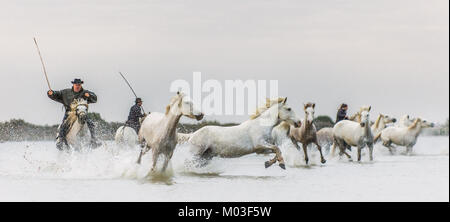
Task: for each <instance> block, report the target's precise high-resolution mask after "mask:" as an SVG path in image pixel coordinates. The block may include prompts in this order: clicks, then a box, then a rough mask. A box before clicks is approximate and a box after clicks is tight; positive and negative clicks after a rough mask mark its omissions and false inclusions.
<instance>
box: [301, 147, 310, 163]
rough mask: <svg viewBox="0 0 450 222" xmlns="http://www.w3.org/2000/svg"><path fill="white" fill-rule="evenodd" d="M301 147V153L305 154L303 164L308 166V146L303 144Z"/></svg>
mask: <svg viewBox="0 0 450 222" xmlns="http://www.w3.org/2000/svg"><path fill="white" fill-rule="evenodd" d="M302 146H303V153H305V162H306V165H308V161H309V158H308V144H306V143H303V144H302Z"/></svg>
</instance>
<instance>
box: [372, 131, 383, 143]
mask: <svg viewBox="0 0 450 222" xmlns="http://www.w3.org/2000/svg"><path fill="white" fill-rule="evenodd" d="M380 137H381V132H379V133H378V134H377V135H376V136H375V137H374V138H373V143H376V142H378V140H379V139H380Z"/></svg>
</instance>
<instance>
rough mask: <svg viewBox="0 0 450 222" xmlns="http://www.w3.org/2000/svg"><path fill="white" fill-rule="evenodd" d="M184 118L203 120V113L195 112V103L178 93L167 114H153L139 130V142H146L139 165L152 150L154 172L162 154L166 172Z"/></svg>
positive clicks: (171, 101) (138, 161)
mask: <svg viewBox="0 0 450 222" xmlns="http://www.w3.org/2000/svg"><path fill="white" fill-rule="evenodd" d="M182 116H187V117H189V118H191V119H196V120H201V119H202V118H203V113H201V112H199V111H197V110H194V107H193V103H192V102H191V101H190V99H189V98H188V97H187V96H185V95H184V93H180V92H177V95H175V96H174V97H173V98H172V99H171V100H170V104H169V105H168V106H167V107H166V113H158V112H152V113H151V114H149V115H148V116H147V117H146V118H145V119H144V121H143V122H142V126H141V129H140V130H139V142H140V143H141V144H143V142H144V140H145V143H146V145H145V147H143V148H142V149H141V153H140V154H139V158H138V160H137V163H140V162H141V159H142V156H143V155H144V154H145V153H146V152H148V151H149V150H150V149H151V150H152V154H153V155H152V156H153V167H152V172H153V171H155V170H156V163H157V161H158V157H159V156H160V154H164V156H165V159H164V164H163V167H162V171H163V172H164V171H165V170H166V168H167V165H168V163H169V160H170V159H171V158H172V155H173V151H174V149H175V146H176V144H177V132H176V128H177V124H178V122H179V121H180V118H181V117H182Z"/></svg>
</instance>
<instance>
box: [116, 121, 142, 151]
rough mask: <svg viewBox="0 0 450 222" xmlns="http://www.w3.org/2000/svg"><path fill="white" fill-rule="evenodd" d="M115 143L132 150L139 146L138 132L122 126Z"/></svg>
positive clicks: (118, 130) (117, 132)
mask: <svg viewBox="0 0 450 222" xmlns="http://www.w3.org/2000/svg"><path fill="white" fill-rule="evenodd" d="M114 141H115V142H116V144H117V145H118V146H126V147H129V148H132V147H135V146H136V145H137V144H138V141H139V138H138V135H137V133H136V130H134V129H133V128H131V127H129V126H121V127H119V128H118V129H117V131H116V135H115V136H114Z"/></svg>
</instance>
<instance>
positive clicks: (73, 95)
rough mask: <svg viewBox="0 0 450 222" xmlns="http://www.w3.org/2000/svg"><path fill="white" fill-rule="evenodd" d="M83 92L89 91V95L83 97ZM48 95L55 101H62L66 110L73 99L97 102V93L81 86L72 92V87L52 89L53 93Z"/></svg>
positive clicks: (68, 109)
mask: <svg viewBox="0 0 450 222" xmlns="http://www.w3.org/2000/svg"><path fill="white" fill-rule="evenodd" d="M85 93H89V97H85V96H84V94H85ZM48 97H49V98H50V99H52V100H54V101H56V102H59V103H62V104H63V105H64V107H65V108H66V112H67V111H70V104H71V103H72V102H73V100H74V99H78V98H83V99H86V100H87V102H88V103H96V102H97V95H95V93H93V92H91V91H89V90H85V89H83V88H81V90H80V91H79V92H74V91H73V88H71V89H63V90H59V91H53V94H52V95H51V96H50V95H48Z"/></svg>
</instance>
